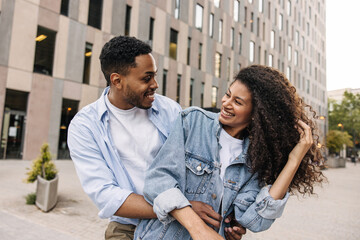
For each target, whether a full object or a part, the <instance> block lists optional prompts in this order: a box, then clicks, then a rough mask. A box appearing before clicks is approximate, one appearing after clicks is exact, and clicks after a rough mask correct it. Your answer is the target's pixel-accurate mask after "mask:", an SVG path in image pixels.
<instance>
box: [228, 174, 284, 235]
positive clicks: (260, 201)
mask: <svg viewBox="0 0 360 240" xmlns="http://www.w3.org/2000/svg"><path fill="white" fill-rule="evenodd" d="M249 182H250V183H248V184H247V185H246V186H245V187H244V188H243V189H242V190H241V191H240V192H239V193H238V195H237V196H236V199H235V201H234V211H235V218H236V220H237V221H238V223H239V224H241V225H242V226H243V227H244V228H247V229H249V230H250V231H252V232H261V231H265V230H267V229H268V228H270V226H271V225H272V223H273V222H274V221H275V219H276V218H279V217H281V214H282V212H283V211H284V208H285V205H286V202H287V200H288V198H289V193H286V195H285V197H284V198H283V199H279V200H274V199H273V198H272V197H271V196H270V194H269V190H270V187H271V185H268V186H265V187H263V188H261V189H259V187H258V181H257V174H254V175H253V176H252V178H251V179H250V181H249ZM259 190H260V191H259Z"/></svg>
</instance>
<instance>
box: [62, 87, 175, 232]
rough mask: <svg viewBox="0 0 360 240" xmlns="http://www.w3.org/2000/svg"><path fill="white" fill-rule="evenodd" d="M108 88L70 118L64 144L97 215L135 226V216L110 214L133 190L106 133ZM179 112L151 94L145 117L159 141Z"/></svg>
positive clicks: (159, 96)
mask: <svg viewBox="0 0 360 240" xmlns="http://www.w3.org/2000/svg"><path fill="white" fill-rule="evenodd" d="M108 91H109V88H106V89H105V90H104V92H103V93H102V95H101V97H100V98H99V99H98V100H97V101H96V102H94V103H92V104H90V105H88V106H86V107H84V108H83V109H81V111H79V112H78V113H77V114H76V116H75V117H74V118H73V120H72V121H71V123H70V126H69V130H68V146H69V149H70V154H71V159H72V160H73V162H74V165H75V168H76V172H77V174H78V176H79V179H80V182H81V185H82V187H83V189H84V191H85V192H86V193H87V194H88V195H89V197H90V198H91V199H92V201H93V202H94V203H95V204H96V206H97V207H98V208H99V210H100V211H99V217H101V218H111V219H110V220H111V221H117V222H120V223H123V224H134V225H136V224H137V223H138V220H137V219H128V218H121V217H117V216H113V215H114V213H115V212H116V211H117V210H118V209H119V207H120V206H121V205H122V204H123V202H124V201H125V200H126V198H127V197H128V196H129V195H130V194H131V193H132V192H136V191H135V190H134V189H135V188H134V183H133V182H132V180H131V176H129V174H128V172H127V171H126V169H125V167H124V165H123V164H122V161H121V158H120V157H119V153H118V151H117V149H116V147H115V144H114V142H113V140H112V137H111V134H110V129H109V112H108V109H107V107H106V104H105V97H107V93H108ZM180 111H181V107H180V106H179V104H177V103H176V102H175V101H173V100H171V99H169V98H167V97H164V96H161V95H156V96H155V101H154V102H153V105H152V107H151V108H149V109H148V116H149V119H150V121H151V122H152V123H154V125H155V126H156V128H157V129H158V130H159V133H160V137H161V139H162V142H163V143H164V142H165V140H166V138H167V137H168V135H169V133H170V128H171V126H172V123H173V122H174V121H175V119H176V117H177V116H178V115H179V112H180ZM119 134H121V132H119ZM124 147H126V146H124Z"/></svg>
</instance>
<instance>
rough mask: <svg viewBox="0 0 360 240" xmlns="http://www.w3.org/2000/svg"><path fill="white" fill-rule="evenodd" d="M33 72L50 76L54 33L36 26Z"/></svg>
mask: <svg viewBox="0 0 360 240" xmlns="http://www.w3.org/2000/svg"><path fill="white" fill-rule="evenodd" d="M36 36H37V37H36V39H35V41H36V48H35V60H34V72H36V73H42V74H46V75H50V76H51V75H52V71H53V62H54V51H55V37H56V32H54V31H52V30H50V29H47V28H44V27H41V26H38V29H37V35H36Z"/></svg>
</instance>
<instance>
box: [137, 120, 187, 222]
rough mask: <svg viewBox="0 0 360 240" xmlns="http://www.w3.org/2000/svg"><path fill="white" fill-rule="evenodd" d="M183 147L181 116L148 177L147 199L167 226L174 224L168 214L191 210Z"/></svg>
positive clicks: (148, 172) (146, 181)
mask: <svg viewBox="0 0 360 240" xmlns="http://www.w3.org/2000/svg"><path fill="white" fill-rule="evenodd" d="M184 143H185V139H184V130H183V122H182V118H181V115H179V116H178V118H177V119H176V121H175V123H174V125H173V128H172V131H171V133H170V135H169V137H168V139H167V140H166V142H165V144H164V145H163V147H162V148H161V150H160V151H159V153H158V155H157V156H156V158H155V159H154V161H153V163H152V164H151V165H150V167H149V170H148V171H147V174H146V177H145V186H144V197H145V199H146V200H147V201H148V202H149V203H150V204H152V205H153V209H154V212H155V213H156V215H157V217H158V219H159V220H160V221H161V222H163V223H165V224H166V223H169V222H171V221H173V220H174V218H173V217H172V216H170V215H169V212H171V211H172V210H174V209H180V208H184V207H186V206H191V204H190V202H189V201H188V200H187V198H186V197H185V196H184V194H183V192H184V188H185V173H186V166H185V150H184Z"/></svg>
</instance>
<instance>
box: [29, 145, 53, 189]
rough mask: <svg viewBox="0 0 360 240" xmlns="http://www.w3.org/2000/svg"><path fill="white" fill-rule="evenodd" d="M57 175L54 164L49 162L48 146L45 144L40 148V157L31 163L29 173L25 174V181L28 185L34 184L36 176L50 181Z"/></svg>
mask: <svg viewBox="0 0 360 240" xmlns="http://www.w3.org/2000/svg"><path fill="white" fill-rule="evenodd" d="M57 173H58V170H57V169H56V167H55V164H54V162H53V161H52V160H51V154H50V151H49V145H48V144H47V143H45V144H43V145H42V147H41V154H40V156H39V157H38V158H37V159H35V160H34V161H33V165H32V167H31V169H30V171H29V172H27V173H26V174H27V175H28V177H27V179H26V181H27V182H28V183H32V182H35V181H36V180H37V176H38V175H40V176H41V177H42V178H44V179H46V180H52V179H54V178H55V176H56V174H57Z"/></svg>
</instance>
